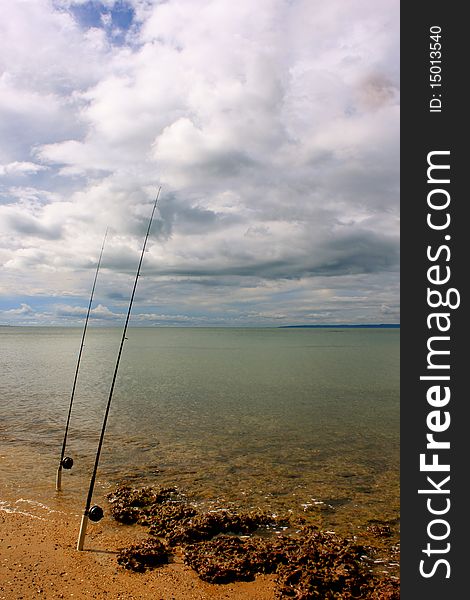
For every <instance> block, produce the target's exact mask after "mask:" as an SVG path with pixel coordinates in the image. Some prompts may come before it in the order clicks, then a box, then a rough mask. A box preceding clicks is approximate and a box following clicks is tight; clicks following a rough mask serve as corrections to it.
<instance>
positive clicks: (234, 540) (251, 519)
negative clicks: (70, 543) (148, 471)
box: [108, 486, 400, 600]
mask: <svg viewBox="0 0 470 600" xmlns="http://www.w3.org/2000/svg"><path fill="white" fill-rule="evenodd" d="M108 499H109V501H110V503H111V513H112V515H113V516H114V518H115V519H116V520H117V521H119V522H121V523H139V524H141V525H146V526H148V527H149V533H150V537H149V539H148V540H147V541H145V542H143V543H142V544H138V545H134V546H131V547H129V548H127V549H124V550H122V551H121V552H120V554H119V556H118V562H119V564H121V565H122V566H124V567H125V568H128V569H132V570H135V571H145V570H146V569H149V568H154V567H156V566H159V565H162V564H166V563H167V562H168V561H169V560H170V559H171V556H172V555H173V553H174V551H175V550H174V549H175V547H176V546H179V547H181V548H182V551H183V556H184V561H185V563H186V564H188V565H189V566H191V568H193V569H194V570H195V571H196V572H197V574H198V575H199V577H200V578H201V579H203V580H204V581H208V582H211V583H228V582H232V581H249V580H252V579H254V577H255V576H256V575H257V574H259V573H265V574H269V573H272V574H276V575H277V590H278V596H279V597H280V598H286V599H287V598H296V599H297V600H309V599H312V600H313V599H323V600H353V599H361V598H364V599H366V598H367V599H370V600H398V599H399V597H400V593H399V592H400V590H399V583H398V581H397V579H396V578H393V577H391V576H389V575H387V574H381V575H378V574H376V573H374V571H373V568H371V567H372V566H373V563H374V560H373V558H374V557H376V556H380V552H383V550H380V549H377V548H372V547H371V546H367V547H365V546H363V545H360V544H358V543H356V541H354V540H350V539H347V538H344V537H341V536H339V535H336V534H335V533H331V532H322V531H319V530H318V528H317V527H315V526H312V525H308V526H303V527H301V529H300V530H298V531H297V532H296V534H294V535H289V536H286V535H278V533H277V532H276V533H274V528H279V527H288V526H289V525H292V523H290V519H289V518H280V517H275V516H272V515H268V514H266V513H262V512H236V511H228V510H220V511H211V512H200V511H198V510H197V509H196V508H195V507H194V506H192V505H191V504H189V503H188V502H187V500H186V498H185V497H184V496H183V495H181V494H180V493H179V492H178V490H177V489H176V488H173V487H170V488H156V489H153V488H148V487H147V488H142V489H140V490H138V489H133V488H130V487H127V486H121V487H118V488H117V489H116V490H115V491H114V492H113V493H111V494H109V495H108ZM367 530H368V531H369V533H370V534H372V535H374V536H376V537H381V538H386V537H389V536H390V534H391V529H390V527H389V526H388V525H386V524H384V523H381V524H373V525H369V527H367ZM260 533H262V536H260V535H259V534H260ZM238 536H244V537H245V538H246V539H241V538H240V537H238ZM158 537H160V538H162V540H163V541H160V540H159V539H158ZM393 552H394V554H393V560H397V554H398V549H397V548H396V547H395V550H394V551H393ZM390 556H392V555H390ZM381 562H385V561H381Z"/></svg>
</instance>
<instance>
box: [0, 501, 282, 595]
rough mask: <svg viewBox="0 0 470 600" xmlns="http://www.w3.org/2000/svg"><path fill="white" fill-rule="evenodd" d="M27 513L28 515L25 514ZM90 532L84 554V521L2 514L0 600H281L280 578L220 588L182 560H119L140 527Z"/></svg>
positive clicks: (101, 528)
mask: <svg viewBox="0 0 470 600" xmlns="http://www.w3.org/2000/svg"><path fill="white" fill-rule="evenodd" d="M23 512H26V511H23ZM103 523H104V524H103V525H101V524H98V525H93V527H90V528H89V533H88V535H87V538H86V543H85V549H84V551H83V552H77V551H76V550H75V545H76V538H77V533H78V526H79V521H77V519H76V518H75V516H73V518H72V516H70V515H67V514H61V513H54V514H53V515H52V516H49V517H48V518H47V519H46V518H45V517H44V516H40V515H31V514H21V513H20V512H4V511H1V512H0V548H1V558H0V599H1V600H30V598H36V597H37V598H47V599H49V598H50V599H56V598H79V599H82V598H83V599H86V598H96V599H99V598H106V599H114V598H119V599H121V600H140V599H147V598H148V599H152V600H183V599H184V600H193V599H194V600H202V599H205V598H207V599H211V600H212V599H214V600H216V599H223V598H224V599H225V598H230V599H233V600H242V599H250V598H252V599H253V600H255V599H256V600H268V599H269V600H271V599H273V598H275V592H274V590H275V585H274V579H275V577H274V576H259V577H257V578H256V580H255V581H253V582H240V583H236V584H227V585H214V584H209V583H205V582H203V581H201V580H200V579H199V578H198V576H197V575H196V574H195V573H194V571H192V570H191V569H190V568H189V567H188V566H186V565H184V564H183V562H182V560H181V561H179V560H176V561H175V562H174V563H173V564H169V565H165V566H162V567H160V568H158V569H155V570H153V571H148V572H146V573H134V572H131V571H127V570H125V569H124V568H122V567H120V566H119V565H118V564H117V562H116V554H117V550H118V548H121V547H124V546H126V545H129V544H132V543H136V542H137V541H139V539H140V538H139V536H141V537H144V534H143V532H140V531H139V529H138V528H135V527H134V528H131V527H125V526H122V527H118V528H114V529H113V528H108V527H106V525H105V522H103Z"/></svg>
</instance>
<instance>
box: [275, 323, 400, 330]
mask: <svg viewBox="0 0 470 600" xmlns="http://www.w3.org/2000/svg"><path fill="white" fill-rule="evenodd" d="M279 329H400V323H380V324H378V325H376V324H368V325H344V324H342V325H280V326H279Z"/></svg>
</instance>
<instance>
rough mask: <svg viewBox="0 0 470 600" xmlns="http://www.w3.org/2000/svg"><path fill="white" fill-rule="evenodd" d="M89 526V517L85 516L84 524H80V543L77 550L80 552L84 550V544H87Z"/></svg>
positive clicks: (83, 517) (78, 542)
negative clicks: (86, 537) (87, 528)
mask: <svg viewBox="0 0 470 600" xmlns="http://www.w3.org/2000/svg"><path fill="white" fill-rule="evenodd" d="M87 525H88V515H83V516H82V522H81V523H80V533H79V534H78V541H77V550H79V551H81V550H83V544H84V542H85V536H86V527H87Z"/></svg>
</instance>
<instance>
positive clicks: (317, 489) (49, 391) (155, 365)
mask: <svg viewBox="0 0 470 600" xmlns="http://www.w3.org/2000/svg"><path fill="white" fill-rule="evenodd" d="M121 335H122V331H121V330H120V329H119V328H99V327H93V326H90V327H89V329H88V331H87V336H86V339H85V346H84V349H83V355H82V361H81V366H80V370H79V375H78V381H77V387H76V392H75V399H74V403H73V407H72V412H71V419H70V428H69V432H68V440H67V450H66V455H67V456H70V457H72V458H73V460H74V466H73V468H72V469H71V470H70V471H63V479H62V485H63V491H62V492H60V493H57V492H56V491H55V477H56V470H57V466H58V462H59V457H60V451H61V446H62V440H63V436H64V428H65V423H66V418H67V412H68V409H69V402H70V393H71V388H72V382H73V378H74V373H75V368H76V361H77V356H78V352H79V348H80V342H81V336H82V330H81V329H80V328H61V327H0V509H3V510H8V511H17V512H29V511H33V512H34V510H33V509H34V508H35V507H36V508H37V507H40V506H42V507H49V508H50V510H51V511H53V510H65V509H67V510H72V512H74V511H76V513H77V514H80V513H81V512H82V511H83V507H84V504H85V500H86V495H87V492H88V486H89V481H90V476H91V472H92V469H93V463H94V458H95V453H96V449H97V444H98V439H99V435H100V430H101V426H102V422H103V416H104V410H105V406H106V402H107V400H108V397H109V392H110V386H111V381H112V376H113V371H114V367H115V363H116V358H117V352H118V349H119V343H120V339H121ZM127 338H128V339H127V340H126V341H125V343H124V348H123V353H122V359H121V363H120V368H119V371H118V376H117V379H116V384H115V388H114V395H113V399H112V404H111V409H110V413H109V420H108V424H107V429H106V434H105V438H104V444H103V451H102V454H101V458H100V463H99V468H98V475H97V480H96V487H95V492H94V501H96V502H98V503H100V504H101V505H102V506H103V508H104V509H105V513H106V500H105V498H104V496H105V495H106V494H107V493H108V492H109V491H111V490H112V489H113V488H114V487H115V486H116V485H117V484H120V483H126V484H129V485H132V486H136V487H142V486H147V485H151V486H176V487H178V489H179V490H180V491H181V492H182V493H184V494H186V495H187V496H188V498H190V499H191V501H194V503H196V504H199V505H203V506H205V507H208V508H231V507H232V508H237V509H256V510H258V509H260V510H265V511H269V512H273V513H276V514H280V513H282V514H286V513H289V514H294V515H301V516H303V517H304V518H305V519H306V521H307V522H312V523H315V524H317V525H318V526H319V527H322V528H326V529H328V530H333V531H337V532H340V533H344V534H351V533H352V534H354V533H355V532H357V531H358V530H360V529H361V528H362V529H364V528H366V527H367V526H368V525H369V524H371V523H392V524H393V525H394V526H395V527H398V520H399V498H400V494H399V414H400V413H399V342H400V331H399V329H354V328H328V329H321V328H318V329H317V328H312V329H310V328H239V329H238V328H216V327H214V328H189V327H188V328H170V327H168V328H163V327H153V328H145V327H138V328H137V327H136V328H132V327H131V328H129V330H128V332H127ZM38 510H39V509H38ZM41 510H42V509H41ZM43 513H44V511H43V510H42V513H41V514H43ZM395 530H396V529H395Z"/></svg>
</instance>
